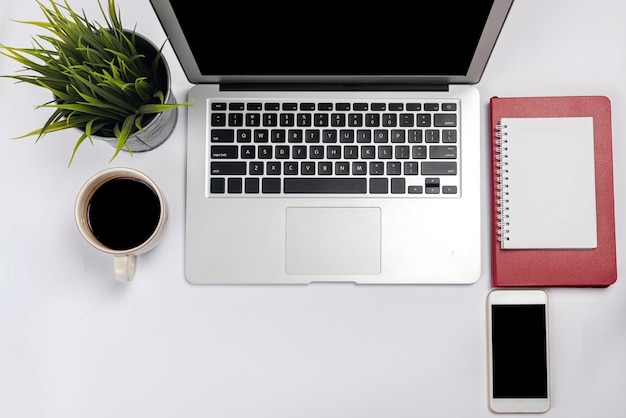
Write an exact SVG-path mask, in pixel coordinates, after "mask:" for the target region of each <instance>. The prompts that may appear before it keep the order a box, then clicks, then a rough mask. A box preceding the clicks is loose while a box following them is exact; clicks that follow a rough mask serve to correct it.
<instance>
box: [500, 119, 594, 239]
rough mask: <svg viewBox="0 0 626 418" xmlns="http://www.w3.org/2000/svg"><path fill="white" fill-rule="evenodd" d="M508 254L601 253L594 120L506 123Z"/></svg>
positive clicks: (503, 171)
mask: <svg viewBox="0 0 626 418" xmlns="http://www.w3.org/2000/svg"><path fill="white" fill-rule="evenodd" d="M499 128H500V132H499V136H500V141H501V142H500V146H499V147H498V150H497V153H498V154H499V165H500V171H499V174H498V176H497V177H498V183H499V186H498V187H499V191H500V196H498V202H499V203H498V204H499V212H500V215H499V218H500V226H499V232H500V239H501V247H502V248H503V249H532V248H536V249H542V248H551V249H558V248H561V249H577V248H580V249H591V248H596V247H597V227H596V191H595V170H594V141H593V118H591V117H564V118H503V119H502V120H501V121H500V126H499Z"/></svg>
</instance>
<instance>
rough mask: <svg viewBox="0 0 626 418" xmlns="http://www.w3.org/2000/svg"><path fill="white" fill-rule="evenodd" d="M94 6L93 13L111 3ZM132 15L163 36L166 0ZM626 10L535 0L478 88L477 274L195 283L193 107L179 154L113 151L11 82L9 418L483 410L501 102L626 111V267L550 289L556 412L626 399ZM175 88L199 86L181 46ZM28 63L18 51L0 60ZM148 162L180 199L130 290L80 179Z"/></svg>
mask: <svg viewBox="0 0 626 418" xmlns="http://www.w3.org/2000/svg"><path fill="white" fill-rule="evenodd" d="M70 3H71V4H72V5H73V6H75V7H80V6H81V3H82V4H84V5H85V9H86V11H87V13H88V14H89V16H91V17H92V18H96V17H98V9H97V3H96V2H95V1H93V2H92V1H87V0H70ZM118 4H119V5H120V7H121V9H122V19H123V21H124V22H126V23H127V24H128V25H132V24H133V23H135V22H137V29H138V30H139V31H140V32H142V33H143V34H145V35H147V36H148V37H150V38H152V39H154V40H155V42H158V40H159V39H164V34H163V32H162V29H161V27H160V26H159V23H158V21H157V19H156V17H155V15H154V13H153V12H152V9H151V8H150V6H149V3H148V0H118ZM40 17H41V14H40V12H39V10H38V8H37V5H36V3H35V2H34V1H32V0H23V1H18V0H11V1H10V2H8V4H5V5H3V8H2V12H0V42H2V43H6V44H8V45H19V44H21V45H27V44H28V34H29V30H30V29H29V28H28V27H26V26H25V25H20V24H17V23H11V22H9V21H8V20H9V18H15V19H25V20H29V19H30V20H39V19H40ZM624 21H626V3H623V2H618V1H615V0H595V1H590V0H587V1H584V0H575V1H552V2H546V1H543V0H517V3H516V4H514V5H513V9H512V11H511V13H510V15H509V19H508V21H507V23H506V24H505V27H504V30H503V32H502V34H501V36H500V39H499V42H498V44H497V45H496V48H495V50H494V51H493V55H492V58H491V61H490V63H489V65H488V68H487V71H486V72H485V74H484V76H483V79H482V81H481V82H480V83H479V85H478V88H479V90H480V93H481V97H482V103H483V109H484V113H483V115H482V117H483V127H484V133H483V141H482V148H483V149H482V151H483V153H482V155H483V174H484V176H483V188H482V191H483V206H484V210H483V215H482V219H481V222H482V225H483V233H484V235H483V240H482V247H483V260H482V264H483V273H482V276H481V278H480V280H479V281H478V282H477V283H475V284H473V285H469V286H357V285H350V284H315V285H311V286H193V285H190V284H189V283H187V282H186V281H185V278H184V275H183V256H184V252H183V251H184V248H183V242H184V240H183V238H184V196H185V189H184V187H185V149H186V145H185V122H184V121H185V117H186V111H185V110H183V111H181V112H180V119H179V125H178V127H177V129H176V131H175V133H174V135H173V136H172V137H171V138H170V139H169V140H168V141H167V142H166V143H165V144H164V145H163V146H162V147H160V148H158V149H156V150H154V151H151V152H149V153H145V154H135V155H134V157H130V156H128V155H121V156H120V157H119V158H117V159H116V160H114V162H113V163H111V164H109V163H108V160H109V158H110V157H111V155H112V151H113V149H112V148H111V147H110V146H109V145H105V144H102V143H97V144H95V145H94V146H90V145H88V144H87V145H83V146H82V147H81V148H80V150H79V152H78V155H77V157H76V159H75V162H74V164H73V165H72V166H71V168H68V167H67V163H68V160H69V157H70V154H71V150H72V148H73V145H74V141H75V134H74V133H72V132H68V133H63V134H55V135H49V136H47V137H45V138H44V139H42V140H41V141H40V142H39V143H38V144H34V143H33V140H32V139H25V140H21V141H10V140H8V138H11V137H15V136H18V135H20V134H23V133H25V132H27V131H30V130H32V129H35V128H37V127H38V126H39V124H40V122H42V121H43V120H45V118H46V117H47V115H48V113H47V111H45V110H38V111H34V110H33V106H34V105H36V104H39V103H43V102H44V101H46V100H47V99H48V98H47V96H46V94H45V92H43V91H38V89H36V88H33V87H28V86H23V85H17V86H16V85H14V83H13V81H12V80H8V79H0V97H1V98H2V104H0V109H1V112H0V126H1V127H2V129H1V132H2V135H1V139H0V196H1V198H0V416H2V417H10V418H21V417H25V418H26V417H28V418H31V417H55V418H56V417H59V418H70V417H72V418H73V417H76V418H85V417H89V418H99V417H103V418H105V417H106V418H109V417H131V416H133V417H151V418H161V417H185V418H189V417H209V416H210V417H233V418H235V417H237V418H239V417H271V418H282V417H284V418H293V417H299V418H305V417H307V418H308V417H311V418H322V417H323V418H330V417H337V418H345V417H358V418H365V417H375V418H379V417H394V418H404V417H407V418H408V417H484V416H489V415H491V412H490V411H489V410H488V407H487V364H486V358H487V353H486V331H485V298H486V295H487V293H488V292H489V290H490V288H491V287H490V258H489V242H488V237H489V229H490V228H489V218H488V213H489V211H488V207H489V183H488V179H489V175H488V172H489V171H488V170H489V160H488V156H489V149H488V143H489V138H488V137H487V134H486V132H487V126H488V100H489V97H490V96H492V95H500V96H531V95H575V94H580V95H584V94H591V95H606V96H608V97H609V98H610V99H611V100H612V104H613V108H612V110H613V135H614V136H613V140H614V160H615V193H616V194H615V209H616V218H617V225H616V230H617V239H618V267H619V275H620V276H621V277H620V278H619V279H618V281H617V283H616V284H614V285H613V286H610V287H609V288H606V289H571V288H569V289H547V290H548V294H549V298H550V303H551V306H550V315H551V318H550V321H551V322H550V325H551V335H550V338H551V347H552V389H553V403H552V408H551V410H550V411H549V412H548V413H547V414H545V415H544V416H546V417H564V418H573V417H603V418H606V417H623V416H624V411H625V410H626V277H624V273H626V271H625V267H624V264H623V261H624V257H623V256H624V255H625V252H626V243H625V242H624V241H623V237H624V236H625V233H626V217H625V216H624V212H625V210H626V184H625V180H626V172H625V170H626V165H624V164H623V163H621V161H624V160H625V159H626V142H625V141H624V137H625V136H626V123H625V122H624V120H625V119H624V117H623V115H624V114H625V113H626V101H625V100H626V98H625V97H626V96H625V93H626V25H624ZM165 54H166V58H167V59H168V61H169V63H170V67H171V71H172V73H173V75H174V93H175V94H176V96H177V97H178V99H179V100H181V99H184V98H185V96H186V91H187V89H188V88H189V84H188V83H187V81H186V79H185V78H184V75H183V73H182V71H181V69H180V66H179V64H178V62H177V60H176V57H175V56H174V54H173V52H172V50H171V48H170V47H169V46H168V47H167V48H166V50H165ZM16 68H17V67H16V65H15V64H14V63H12V62H10V61H9V60H8V59H3V58H2V59H0V73H1V74H7V73H11V72H13V71H14V70H15V69H16ZM109 166H131V167H134V168H137V169H140V170H142V171H144V172H145V173H147V174H148V175H149V176H151V177H152V178H153V179H154V180H155V181H156V182H157V183H158V184H159V185H160V186H161V187H162V189H163V191H164V193H165V194H166V196H167V198H168V201H169V204H170V209H171V218H170V223H169V228H168V230H167V232H166V235H165V237H164V240H163V241H162V243H161V244H160V245H159V246H158V247H157V248H156V249H154V250H153V251H151V252H150V253H148V254H145V255H143V256H141V257H140V258H139V267H138V273H137V276H136V278H135V280H134V282H132V283H130V284H121V283H117V282H116V281H115V280H114V279H113V273H112V261H111V258H110V257H108V256H106V255H104V254H101V253H99V252H97V251H96V250H95V249H93V248H91V247H90V246H89V245H88V244H87V243H86V242H85V241H84V240H83V239H82V238H81V236H80V235H79V233H78V231H77V229H76V227H75V225H74V220H73V212H72V210H73V204H74V198H75V196H76V194H77V192H78V189H79V188H80V186H81V184H82V183H83V182H84V181H85V180H86V179H87V178H88V177H90V176H91V175H93V174H94V173H96V172H97V171H100V170H102V169H104V168H107V167H109Z"/></svg>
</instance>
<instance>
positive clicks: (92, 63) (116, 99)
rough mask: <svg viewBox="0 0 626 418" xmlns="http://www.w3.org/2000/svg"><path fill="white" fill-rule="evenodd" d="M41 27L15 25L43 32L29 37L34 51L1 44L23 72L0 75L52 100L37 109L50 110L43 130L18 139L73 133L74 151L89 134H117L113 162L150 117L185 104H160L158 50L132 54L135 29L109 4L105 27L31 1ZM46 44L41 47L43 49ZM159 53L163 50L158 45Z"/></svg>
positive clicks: (61, 6)
mask: <svg viewBox="0 0 626 418" xmlns="http://www.w3.org/2000/svg"><path fill="white" fill-rule="evenodd" d="M37 3H38V4H39V7H40V8H41V10H42V12H43V14H44V16H45V21H17V22H18V23H25V24H29V25H35V26H37V27H39V28H42V29H44V30H45V31H44V34H42V35H36V36H33V37H32V42H33V44H32V48H16V47H10V46H6V45H1V44H0V54H3V55H5V56H7V57H9V58H12V59H14V60H15V61H17V62H19V63H20V64H21V65H22V66H23V70H25V71H30V73H28V74H17V75H5V76H3V77H9V78H13V79H16V80H18V81H19V82H25V83H29V84H32V85H35V86H39V87H43V88H45V89H47V90H49V91H50V92H51V93H52V99H51V101H49V102H47V103H44V104H41V105H39V106H37V108H53V109H54V112H53V114H52V115H51V116H50V117H49V118H48V120H47V121H46V122H45V124H44V125H43V126H42V127H41V128H40V129H37V130H35V131H32V132H29V133H27V134H25V135H23V136H20V137H19V138H25V137H28V136H35V135H36V136H37V139H36V142H37V141H39V139H41V137H43V136H44V135H45V134H48V133H51V132H56V131H61V130H64V129H69V128H77V129H78V130H79V131H80V136H79V138H78V140H77V142H76V144H75V146H74V150H73V152H72V156H71V158H70V164H71V163H72V160H73V159H74V156H75V154H76V151H77V149H78V147H79V146H80V145H81V144H82V143H83V142H84V141H85V139H87V138H88V139H89V140H90V141H92V135H101V136H106V135H108V136H111V135H113V136H115V137H116V138H117V147H116V149H115V152H114V154H113V157H112V158H111V161H112V160H113V159H114V158H115V157H116V156H117V155H118V153H119V152H120V150H122V149H123V148H126V149H127V150H128V151H130V149H129V148H128V146H127V145H126V141H127V139H128V138H129V136H131V135H132V134H133V133H136V132H138V131H143V126H145V125H146V124H147V123H148V122H149V121H150V120H151V119H152V118H153V117H154V116H155V115H156V114H158V113H160V112H165V111H168V110H171V109H173V108H175V107H178V106H186V105H189V103H188V102H186V103H165V100H166V94H167V91H163V89H165V88H167V86H162V85H160V84H159V78H158V74H157V68H158V65H159V62H160V61H161V50H159V51H157V52H156V55H155V56H154V57H153V59H148V58H147V57H146V55H144V54H142V53H141V51H138V50H137V44H136V41H137V39H136V35H135V31H134V30H132V31H130V30H125V29H124V27H123V26H122V23H121V19H120V14H119V8H118V7H117V6H116V5H115V0H107V8H106V10H105V8H104V7H103V6H102V4H101V3H100V0H98V4H99V6H100V11H101V12H102V16H103V17H104V24H100V23H97V22H91V21H89V20H88V19H87V17H86V16H85V12H84V11H82V14H78V13H76V12H75V11H73V10H72V9H71V7H70V6H69V4H68V2H67V0H63V3H60V2H57V1H55V0H50V6H49V7H46V6H44V5H43V4H42V3H41V2H40V1H39V0H37ZM44 45H45V46H44ZM161 49H162V47H161Z"/></svg>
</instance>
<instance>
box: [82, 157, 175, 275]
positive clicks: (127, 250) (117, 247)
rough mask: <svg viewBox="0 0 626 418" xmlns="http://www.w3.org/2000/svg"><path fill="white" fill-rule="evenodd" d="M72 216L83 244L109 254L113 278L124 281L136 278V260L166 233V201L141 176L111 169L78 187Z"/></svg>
mask: <svg viewBox="0 0 626 418" xmlns="http://www.w3.org/2000/svg"><path fill="white" fill-rule="evenodd" d="M74 216H75V219H76V225H77V226H78V230H79V231H80V233H81V235H82V236H83V237H84V238H85V240H86V241H87V242H88V243H89V244H91V245H92V246H93V247H95V248H97V249H98V250H100V251H103V252H105V253H108V254H112V255H113V268H114V273H115V278H116V279H117V280H119V281H122V282H129V281H131V280H132V279H133V278H134V277H135V271H136V268H137V255H139V254H142V253H145V252H146V251H148V250H150V249H152V248H153V247H154V246H155V245H156V244H157V243H158V241H159V239H160V238H161V236H162V234H163V231H164V230H165V227H166V224H167V216H168V214H167V202H166V201H165V197H164V196H163V194H162V193H161V191H160V190H159V188H158V187H157V185H156V184H155V183H154V181H152V179H150V178H149V177H148V176H147V175H145V174H144V173H142V172H140V171H137V170H134V169H131V168H110V169H106V170H104V171H101V172H99V173H97V174H95V175H94V176H93V177H91V178H90V179H89V180H87V181H86V182H85V183H84V184H83V186H82V187H81V189H80V191H79V192H78V196H77V198H76V203H75V206H74Z"/></svg>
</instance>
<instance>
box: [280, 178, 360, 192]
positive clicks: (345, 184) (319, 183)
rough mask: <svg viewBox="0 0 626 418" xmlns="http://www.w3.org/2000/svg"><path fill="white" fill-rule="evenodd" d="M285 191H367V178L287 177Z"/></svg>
mask: <svg viewBox="0 0 626 418" xmlns="http://www.w3.org/2000/svg"><path fill="white" fill-rule="evenodd" d="M284 191H285V193H350V194H351V193H356V194H359V193H361V194H362V193H366V192H367V179H365V178H316V177H310V178H285V179H284Z"/></svg>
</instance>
